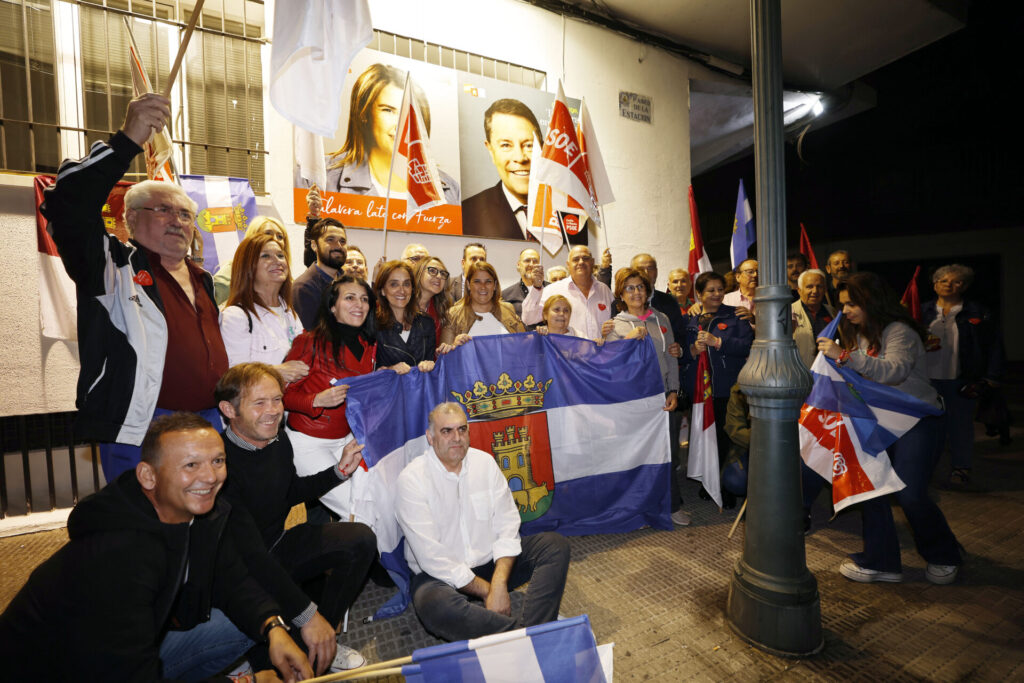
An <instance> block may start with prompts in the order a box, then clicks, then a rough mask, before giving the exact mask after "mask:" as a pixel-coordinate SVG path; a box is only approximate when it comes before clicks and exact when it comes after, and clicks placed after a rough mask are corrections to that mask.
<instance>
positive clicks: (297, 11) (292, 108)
mask: <svg viewBox="0 0 1024 683" xmlns="http://www.w3.org/2000/svg"><path fill="white" fill-rule="evenodd" d="M372 38H373V23H372V21H371V20H370V6H369V3H368V0H278V2H277V4H276V6H275V7H274V35H273V43H272V47H271V50H270V102H271V103H272V104H273V105H274V109H276V110H277V112H278V113H279V114H281V116H283V117H284V118H286V119H288V120H289V121H291V122H292V123H294V124H295V125H296V126H299V127H300V128H305V129H306V130H308V131H312V132H313V133H316V134H317V135H320V136H321V137H328V138H331V137H334V133H335V132H336V131H337V128H338V118H339V117H340V116H341V94H342V90H343V88H344V85H345V76H346V74H348V67H349V65H350V64H351V63H352V58H353V57H355V55H356V53H357V52H359V51H360V50H362V49H363V48H364V47H366V45H367V44H369V42H370V40H371V39H372Z"/></svg>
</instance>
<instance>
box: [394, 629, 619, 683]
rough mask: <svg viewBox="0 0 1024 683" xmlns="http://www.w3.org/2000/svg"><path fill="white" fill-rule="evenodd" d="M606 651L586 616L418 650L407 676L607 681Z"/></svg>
mask: <svg viewBox="0 0 1024 683" xmlns="http://www.w3.org/2000/svg"><path fill="white" fill-rule="evenodd" d="M601 655H602V653H600V652H599V648H598V647H597V642H596V641H595V639H594V633H593V631H591V629H590V619H589V618H588V617H587V615H585V614H584V615H582V616H579V617H574V618H572V619H564V620H562V621H553V622H549V623H547V624H539V625H537V626H528V627H526V628H523V629H519V630H517V631H510V632H508V633H496V634H494V635H491V636H484V637H483V638H474V639H473V640H462V641H459V642H455V643H446V644H444V645H435V646H433V647H427V648H422V649H420V650H416V651H415V652H413V653H412V661H413V663H412V664H410V665H406V666H403V667H402V675H403V676H405V680H406V681H409V683H435V682H437V683H440V682H444V683H455V682H457V681H487V682H490V683H494V682H496V681H515V682H516V683H545V682H547V683H562V682H563V681H575V682H577V683H603V682H604V681H610V680H612V675H611V674H612V672H611V669H610V667H611V664H610V657H609V658H607V659H608V664H607V668H606V665H605V662H604V661H603V659H604V658H602V656H601Z"/></svg>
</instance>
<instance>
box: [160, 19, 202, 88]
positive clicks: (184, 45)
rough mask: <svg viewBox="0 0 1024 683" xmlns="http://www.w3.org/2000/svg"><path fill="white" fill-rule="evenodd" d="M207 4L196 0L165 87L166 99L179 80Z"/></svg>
mask: <svg viewBox="0 0 1024 683" xmlns="http://www.w3.org/2000/svg"><path fill="white" fill-rule="evenodd" d="M205 2H206V0H196V6H195V7H194V8H193V9H192V17H191V18H190V19H189V20H188V26H186V27H185V35H183V36H182V37H181V45H179V46H178V54H177V55H176V56H175V57H174V65H173V66H172V67H171V73H170V75H169V76H168V77H167V85H166V86H164V97H170V96H171V90H172V89H173V88H174V81H175V80H176V79H177V78H178V71H179V70H180V69H181V60H183V59H184V58H185V50H187V49H188V44H189V41H191V40H192V33H193V32H194V31H195V30H196V22H197V21H199V17H200V16H201V15H202V13H203V4H204V3H205Z"/></svg>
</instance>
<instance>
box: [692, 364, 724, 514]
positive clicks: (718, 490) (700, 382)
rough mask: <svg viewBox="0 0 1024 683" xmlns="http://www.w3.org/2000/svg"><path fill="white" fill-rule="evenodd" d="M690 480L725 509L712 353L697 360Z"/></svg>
mask: <svg viewBox="0 0 1024 683" xmlns="http://www.w3.org/2000/svg"><path fill="white" fill-rule="evenodd" d="M686 476H687V477H689V478H690V479H696V480H697V481H699V482H701V484H703V486H704V490H705V491H707V492H708V495H710V496H711V499H712V500H713V501H715V503H717V504H718V507H719V508H721V507H722V485H721V479H720V476H721V475H720V473H719V465H718V437H717V436H716V434H715V399H714V396H713V395H712V392H711V369H710V360H709V359H708V352H707V351H705V352H704V353H702V354H700V358H699V359H698V360H697V382H696V385H695V386H694V388H693V413H692V414H691V415H690V455H689V458H688V461H687V463H686Z"/></svg>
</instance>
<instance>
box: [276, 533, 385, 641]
mask: <svg viewBox="0 0 1024 683" xmlns="http://www.w3.org/2000/svg"><path fill="white" fill-rule="evenodd" d="M270 554H271V555H273V556H274V558H275V559H276V560H277V561H278V562H280V563H281V566H282V567H284V569H285V571H287V572H288V574H289V575H290V576H291V577H292V579H294V580H295V583H297V584H299V585H300V586H301V585H303V584H306V583H308V582H311V581H314V580H316V579H318V578H319V577H324V576H325V577H326V578H325V580H324V581H323V590H322V592H321V593H320V595H318V596H310V599H311V600H313V601H315V602H316V603H317V608H318V609H317V611H318V612H320V614H321V615H323V617H324V619H326V620H327V621H328V622H329V623H330V624H331V626H335V627H337V625H338V624H339V623H341V619H342V617H344V616H345V611H346V610H347V609H348V608H349V607H351V606H352V603H353V602H355V600H356V597H358V596H359V592H360V591H361V590H362V589H363V583H364V582H365V581H366V575H367V573H368V572H369V570H370V565H371V564H372V563H373V561H374V559H375V558H376V557H377V537H376V536H374V534H373V532H372V531H371V530H370V527H368V526H366V525H365V524H359V523H358V522H331V523H329V524H308V523H307V524H299V525H296V526H293V527H292V528H291V529H289V530H288V531H286V532H284V535H283V536H282V537H281V540H279V541H278V542H277V543H276V544H275V545H274V547H273V548H271V550H270ZM328 570H330V573H329V574H328V573H327V572H328Z"/></svg>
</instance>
